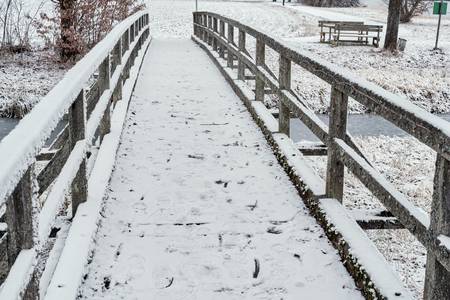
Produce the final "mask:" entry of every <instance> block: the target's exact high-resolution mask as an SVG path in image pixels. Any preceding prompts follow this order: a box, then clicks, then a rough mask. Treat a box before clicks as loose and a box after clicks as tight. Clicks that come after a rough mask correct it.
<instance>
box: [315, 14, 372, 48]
mask: <svg viewBox="0 0 450 300" xmlns="http://www.w3.org/2000/svg"><path fill="white" fill-rule="evenodd" d="M338 24H340V25H364V22H353V21H328V20H320V21H319V27H320V42H321V43H330V42H331V40H332V34H333V33H335V31H336V25H338ZM327 34H328V40H327Z"/></svg>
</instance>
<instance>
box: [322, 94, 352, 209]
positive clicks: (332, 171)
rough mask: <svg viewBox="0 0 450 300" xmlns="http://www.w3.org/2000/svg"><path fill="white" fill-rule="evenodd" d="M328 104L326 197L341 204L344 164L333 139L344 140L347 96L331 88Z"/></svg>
mask: <svg viewBox="0 0 450 300" xmlns="http://www.w3.org/2000/svg"><path fill="white" fill-rule="evenodd" d="M330 103H331V105H330V110H331V111H330V122H329V132H328V135H329V141H328V163H327V179H326V196H327V197H329V198H334V199H337V200H339V201H340V202H341V203H342V199H343V196H344V163H343V162H342V161H341V160H340V159H339V153H338V150H337V149H336V146H335V143H334V139H335V138H338V139H345V135H346V133H347V110H348V96H347V95H346V94H344V93H343V92H341V91H339V90H338V89H337V88H336V87H335V86H332V87H331V99H330Z"/></svg>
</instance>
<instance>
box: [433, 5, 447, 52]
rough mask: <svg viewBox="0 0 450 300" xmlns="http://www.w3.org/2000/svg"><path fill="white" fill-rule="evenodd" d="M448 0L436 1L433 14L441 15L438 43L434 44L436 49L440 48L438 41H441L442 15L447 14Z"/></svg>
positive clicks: (437, 36) (437, 34)
mask: <svg viewBox="0 0 450 300" xmlns="http://www.w3.org/2000/svg"><path fill="white" fill-rule="evenodd" d="M447 4H448V3H447V2H444V0H441V1H440V2H438V1H435V2H434V6H433V14H434V15H439V21H438V28H437V33H436V44H435V45H434V49H435V50H436V49H438V43H439V31H440V29H441V18H442V15H446V14H447Z"/></svg>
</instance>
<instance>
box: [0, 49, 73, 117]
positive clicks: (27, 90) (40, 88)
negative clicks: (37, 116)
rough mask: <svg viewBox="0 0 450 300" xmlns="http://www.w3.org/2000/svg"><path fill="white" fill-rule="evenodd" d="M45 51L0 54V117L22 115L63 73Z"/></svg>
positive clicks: (61, 67)
mask: <svg viewBox="0 0 450 300" xmlns="http://www.w3.org/2000/svg"><path fill="white" fill-rule="evenodd" d="M54 58H55V57H54V56H53V54H52V53H51V52H48V51H36V52H24V53H17V54H11V53H1V54H0V83H1V84H0V117H8V118H22V117H23V116H24V115H25V114H26V113H28V112H29V111H30V110H31V109H32V108H33V107H34V105H35V104H36V103H38V102H39V101H40V100H41V99H42V98H43V97H44V96H45V95H46V94H47V93H48V92H49V91H50V90H51V89H52V88H53V87H54V86H55V85H56V84H57V83H58V82H59V81H60V80H61V78H62V77H63V76H64V74H65V72H66V70H67V68H66V66H64V65H61V64H58V63H56V62H55V60H54Z"/></svg>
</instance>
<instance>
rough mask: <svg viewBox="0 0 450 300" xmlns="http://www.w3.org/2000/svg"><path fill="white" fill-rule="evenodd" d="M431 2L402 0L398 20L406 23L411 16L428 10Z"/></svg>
mask: <svg viewBox="0 0 450 300" xmlns="http://www.w3.org/2000/svg"><path fill="white" fill-rule="evenodd" d="M431 3H432V2H427V1H424V0H403V1H402V6H401V9H400V22H402V23H408V22H410V21H411V20H412V18H414V17H416V16H419V15H421V14H423V13H424V12H425V11H427V10H428V8H429V7H430V5H431Z"/></svg>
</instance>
